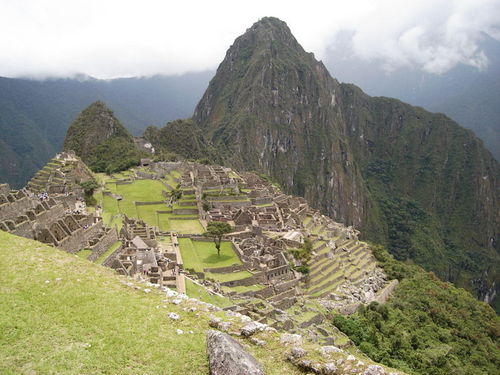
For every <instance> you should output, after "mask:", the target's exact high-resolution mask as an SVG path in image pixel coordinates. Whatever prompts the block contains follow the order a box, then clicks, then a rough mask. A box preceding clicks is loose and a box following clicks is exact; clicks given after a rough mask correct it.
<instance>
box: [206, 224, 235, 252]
mask: <svg viewBox="0 0 500 375" xmlns="http://www.w3.org/2000/svg"><path fill="white" fill-rule="evenodd" d="M231 231H232V228H231V225H229V224H228V223H225V222H223V221H212V222H211V223H208V225H207V231H206V232H205V233H203V237H207V238H211V239H212V240H213V241H214V243H215V248H216V249H217V255H218V256H220V243H221V241H222V237H223V236H224V235H225V234H227V233H230V232H231Z"/></svg>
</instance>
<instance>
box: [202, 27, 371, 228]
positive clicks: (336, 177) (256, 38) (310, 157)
mask: <svg viewBox="0 0 500 375" xmlns="http://www.w3.org/2000/svg"><path fill="white" fill-rule="evenodd" d="M339 92H340V86H339V83H338V82H337V81H336V80H334V79H332V78H331V77H330V75H329V73H328V71H327V70H326V68H325V67H324V65H323V64H322V63H321V62H318V61H316V60H315V59H314V56H313V55H312V54H308V53H306V52H305V51H304V49H303V48H302V47H301V46H300V45H299V43H298V42H297V41H296V40H295V38H294V37H293V35H292V34H291V32H290V29H289V28H288V26H286V24H285V23H284V22H282V21H280V20H278V19H276V18H263V19H262V20H261V21H259V22H258V23H256V24H254V25H253V26H252V27H251V28H250V29H249V30H247V32H246V33H245V34H244V35H242V36H240V37H239V38H237V39H236V40H235V42H234V44H233V45H232V46H231V48H230V49H229V50H228V51H227V54H226V57H225V59H224V61H223V62H222V63H221V65H220V66H219V68H218V70H217V74H216V76H215V77H214V78H213V79H212V81H211V82H210V85H209V87H208V89H207V91H206V92H205V95H204V96H203V98H202V99H201V101H200V103H199V104H198V106H197V107H196V110H195V113H194V117H193V118H194V121H195V123H197V124H198V125H199V126H200V127H201V128H202V129H203V130H204V132H205V134H207V135H208V137H209V138H210V140H211V142H212V143H213V144H214V145H215V146H216V147H217V148H218V149H219V150H220V151H221V153H222V158H223V159H224V161H225V163H226V164H228V165H230V166H233V167H236V168H238V169H246V170H257V171H260V172H264V173H266V174H268V175H271V176H273V178H275V179H277V180H278V181H279V182H280V184H281V185H282V186H283V188H284V189H285V191H287V192H288V193H294V194H297V195H302V196H304V197H305V198H307V199H308V200H309V202H310V203H312V204H313V205H314V206H316V207H318V208H321V209H322V211H323V212H325V213H327V214H328V215H330V216H332V217H334V218H337V219H338V220H340V221H342V222H344V223H347V224H355V225H356V226H359V225H360V224H361V221H362V217H363V207H364V206H365V204H364V194H363V189H364V187H363V186H364V185H363V181H362V179H361V173H360V169H359V168H358V166H357V164H356V163H355V161H354V160H353V157H352V152H351V150H350V146H349V144H348V143H347V142H346V139H345V134H346V132H347V129H346V123H345V121H343V119H342V112H341V106H340V103H339V102H338V100H339V97H338V95H339ZM334 197H335V198H334Z"/></svg>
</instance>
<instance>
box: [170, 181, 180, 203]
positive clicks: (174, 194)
mask: <svg viewBox="0 0 500 375" xmlns="http://www.w3.org/2000/svg"><path fill="white" fill-rule="evenodd" d="M170 196H171V197H172V199H173V200H174V201H178V200H179V199H181V198H182V188H181V185H180V184H178V185H177V186H176V187H175V189H172V191H171V192H170Z"/></svg>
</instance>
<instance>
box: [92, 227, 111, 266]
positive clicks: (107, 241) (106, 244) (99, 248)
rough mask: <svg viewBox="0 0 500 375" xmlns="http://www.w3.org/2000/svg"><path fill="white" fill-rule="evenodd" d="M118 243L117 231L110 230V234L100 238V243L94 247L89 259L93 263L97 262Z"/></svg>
mask: <svg viewBox="0 0 500 375" xmlns="http://www.w3.org/2000/svg"><path fill="white" fill-rule="evenodd" d="M116 241H118V235H117V234H116V230H115V229H114V228H112V229H111V230H108V232H107V233H106V234H105V235H104V236H102V237H101V238H100V240H99V242H98V243H96V244H95V245H94V246H93V247H92V254H90V255H89V257H88V258H87V259H88V260H90V261H91V262H93V261H95V260H96V259H97V258H99V257H100V256H101V255H102V254H104V253H105V252H106V250H108V249H109V248H110V247H111V246H112V245H113V244H114V243H115V242H116Z"/></svg>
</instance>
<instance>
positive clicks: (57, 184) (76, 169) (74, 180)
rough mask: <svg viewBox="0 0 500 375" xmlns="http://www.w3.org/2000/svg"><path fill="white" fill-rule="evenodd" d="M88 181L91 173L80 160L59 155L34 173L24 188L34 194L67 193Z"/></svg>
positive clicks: (65, 154)
mask: <svg viewBox="0 0 500 375" xmlns="http://www.w3.org/2000/svg"><path fill="white" fill-rule="evenodd" d="M90 179H92V172H91V171H90V170H89V169H88V168H87V166H86V165H85V164H84V163H83V162H82V161H81V160H80V158H78V157H77V156H76V155H75V154H72V153H61V154H58V155H56V156H55V157H54V158H52V159H51V160H50V161H49V162H48V163H47V164H46V165H45V166H44V167H43V168H42V169H40V170H39V171H38V172H37V173H35V175H34V176H33V178H32V179H31V180H30V181H29V182H28V184H27V186H26V187H27V188H28V189H29V190H31V191H32V192H34V193H40V192H57V193H69V192H70V191H74V190H75V189H78V188H79V184H80V183H82V182H85V181H88V180H90Z"/></svg>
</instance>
